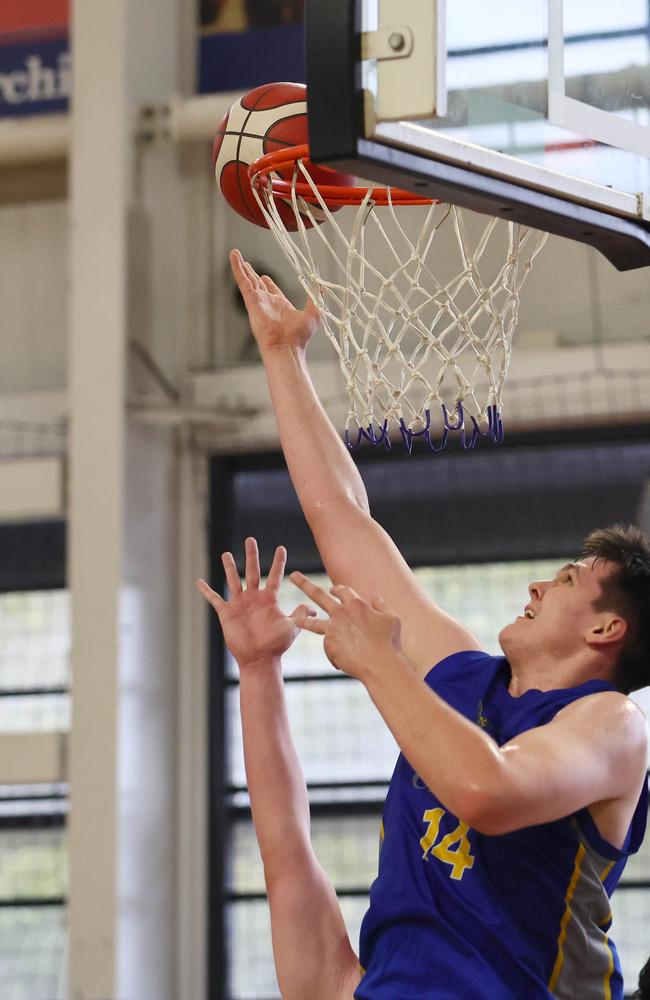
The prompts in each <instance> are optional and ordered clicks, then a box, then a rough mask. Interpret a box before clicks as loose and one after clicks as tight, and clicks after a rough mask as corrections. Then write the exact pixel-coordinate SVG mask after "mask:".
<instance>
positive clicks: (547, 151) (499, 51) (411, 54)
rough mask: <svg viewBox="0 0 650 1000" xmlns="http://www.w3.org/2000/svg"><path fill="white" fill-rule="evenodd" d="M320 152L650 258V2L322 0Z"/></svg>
mask: <svg viewBox="0 0 650 1000" xmlns="http://www.w3.org/2000/svg"><path fill="white" fill-rule="evenodd" d="M307 86H308V100H309V116H310V147H311V155H312V158H313V159H314V160H315V161H316V162H322V163H329V164H331V165H336V166H338V167H340V168H342V169H343V168H344V169H345V170H346V171H349V172H351V173H355V174H356V175H357V176H359V177H360V178H365V179H368V180H371V181H378V182H381V183H383V184H390V185H396V186H399V187H404V188H406V189H407V190H413V191H415V192H417V193H421V194H426V195H428V196H430V197H434V198H440V199H442V200H443V201H449V202H453V203H455V204H458V205H462V206H464V207H467V208H470V209H474V210H476V211H479V212H483V213H487V214H490V215H496V216H501V217H503V218H508V219H513V220H515V221H519V222H522V223H524V224H526V225H529V226H533V227H535V228H538V229H542V230H545V231H547V232H551V233H555V234H558V235H561V236H566V237H569V238H571V239H575V240H580V241H582V242H585V243H590V244H592V245H593V246H595V247H597V248H598V249H599V250H600V251H601V252H602V253H604V254H605V256H607V257H608V258H609V260H611V261H612V263H613V264H615V266H616V267H618V268H619V269H621V270H627V269H631V268H635V267H642V266H645V265H650V8H649V6H648V3H647V0H618V2H617V3H614V4H613V3H611V0H499V2H498V3H496V4H494V3H488V2H486V0H449V2H447V0H307Z"/></svg>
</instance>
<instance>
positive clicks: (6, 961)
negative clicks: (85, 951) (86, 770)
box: [0, 786, 68, 1000]
mask: <svg viewBox="0 0 650 1000" xmlns="http://www.w3.org/2000/svg"><path fill="white" fill-rule="evenodd" d="M37 794H38V795H39V797H38V798H36V797H35V796H36V795H37ZM48 794H49V795H52V794H55V795H56V796H57V797H56V798H48V797H47V796H48ZM63 794H64V789H59V788H55V789H51V788H47V789H43V788H35V787H34V786H32V787H31V788H30V789H29V790H21V789H17V788H15V787H14V788H7V787H5V788H2V789H0V996H2V998H3V1000H64V998H66V997H67V988H66V983H65V976H66V948H67V928H66V909H65V899H66V896H67V892H68V870H67V849H66V842H65V826H64V821H65V801H64V799H63V798H62V797H61V796H62V795H63Z"/></svg>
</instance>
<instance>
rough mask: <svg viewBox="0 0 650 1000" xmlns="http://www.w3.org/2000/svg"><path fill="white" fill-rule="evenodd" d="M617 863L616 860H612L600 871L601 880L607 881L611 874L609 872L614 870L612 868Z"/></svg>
mask: <svg viewBox="0 0 650 1000" xmlns="http://www.w3.org/2000/svg"><path fill="white" fill-rule="evenodd" d="M615 864H616V862H615V861H611V862H610V863H609V864H608V865H607V868H603V870H602V872H601V873H600V881H601V882H604V881H605V879H606V878H607V876H608V875H609V873H610V872H611V870H612V868H613V867H614V865H615Z"/></svg>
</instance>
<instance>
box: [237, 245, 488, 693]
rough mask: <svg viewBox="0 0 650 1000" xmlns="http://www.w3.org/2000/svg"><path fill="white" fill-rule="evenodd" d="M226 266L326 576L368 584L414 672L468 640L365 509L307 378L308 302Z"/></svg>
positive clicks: (471, 644) (312, 318)
mask: <svg viewBox="0 0 650 1000" xmlns="http://www.w3.org/2000/svg"><path fill="white" fill-rule="evenodd" d="M231 261H232V267H233V273H234V276H235V279H236V281H237V283H238V286H239V288H240V290H241V292H242V295H243V298H244V302H245V304H246V308H247V309H248V314H249V318H250V321H251V328H252V330H253V333H254V335H255V338H256V340H257V343H258V345H259V347H260V352H261V355H262V360H263V362H264V367H265V370H266V375H267V379H268V383H269V389H270V392H271V398H272V401H273V408H274V411H275V415H276V420H277V423H278V429H279V432H280V440H281V443H282V449H283V452H284V456H285V459H286V462H287V466H288V468H289V473H290V475H291V479H292V482H293V485H294V487H295V489H296V492H297V494H298V498H299V500H300V504H301V506H302V509H303V512H304V515H305V517H306V519H307V522H308V524H309V526H310V528H311V530H312V533H313V535H314V538H315V541H316V544H317V546H318V550H319V552H320V555H321V558H322V560H323V563H324V565H325V568H326V570H327V573H328V575H329V577H330V579H331V580H332V582H333V583H346V584H347V585H349V586H351V587H353V588H354V589H355V590H356V591H357V592H358V593H359V594H361V595H362V596H363V597H366V598H367V599H369V598H370V597H371V595H372V594H375V593H376V592H377V589H378V581H380V582H381V583H380V589H381V592H382V596H383V597H384V598H385V599H386V601H387V602H388V603H389V604H390V606H391V607H392V608H394V610H395V612H396V613H397V614H398V615H399V616H400V618H401V620H402V624H403V627H404V630H403V635H404V639H403V642H404V649H405V652H406V654H407V656H408V657H409V659H410V661H411V662H412V663H413V665H414V666H415V668H416V669H417V670H418V672H419V673H421V674H424V673H426V671H427V670H429V669H430V667H432V666H433V665H434V664H435V663H437V662H438V661H439V660H441V659H442V658H443V657H445V656H448V655H449V654H450V653H454V652H457V651H459V650H463V649H478V648H479V645H478V642H477V641H476V639H475V638H474V637H473V636H472V635H471V633H470V632H468V630H467V629H465V628H464V627H463V626H462V625H460V624H459V623H458V622H456V621H455V620H454V619H452V618H451V617H450V616H449V615H447V614H445V612H444V611H442V610H441V609H440V608H439V607H438V606H437V605H436V604H435V603H434V602H433V601H432V600H431V598H430V597H429V596H428V595H427V594H426V593H425V592H424V591H423V590H422V588H421V587H420V586H419V585H418V583H417V582H416V579H415V577H414V575H413V573H412V572H411V570H410V569H409V567H408V565H407V564H406V562H405V560H404V559H403V558H402V556H401V554H400V552H399V550H398V549H397V546H396V545H395V544H394V543H393V541H392V540H391V538H390V537H389V536H388V535H387V534H386V532H385V531H384V530H383V529H382V528H381V526H380V525H379V524H377V522H376V521H374V520H373V518H372V517H371V515H370V511H369V507H368V497H367V494H366V490H365V487H364V484H363V480H362V479H361V476H360V474H359V471H358V469H357V467H356V466H355V464H354V462H353V460H352V458H351V456H350V453H349V451H348V450H347V448H346V446H345V444H344V443H343V441H342V440H341V438H340V437H339V435H338V434H337V432H336V430H335V429H334V427H333V426H332V424H331V422H330V420H329V418H328V416H327V414H326V413H325V410H324V409H323V407H322V405H321V403H320V401H319V399H318V397H317V395H316V393H315V391H314V387H313V385H312V382H311V379H310V377H309V373H308V371H307V363H306V358H305V351H306V347H307V343H308V341H309V338H310V337H311V335H312V333H313V332H314V331H315V330H316V328H317V327H318V325H319V316H318V312H317V310H316V308H315V306H314V305H313V304H312V303H311V301H310V302H308V304H307V306H306V308H305V309H304V310H303V311H302V312H300V311H298V310H296V309H294V308H293V307H292V306H291V304H290V303H289V302H288V301H287V299H286V298H285V296H284V295H283V294H282V292H281V291H280V290H279V289H278V288H277V286H276V285H274V284H273V282H272V281H271V280H270V279H268V278H260V277H259V276H258V275H257V274H256V273H255V271H254V270H253V269H252V268H251V267H250V265H248V264H246V263H245V262H244V261H243V260H242V258H241V257H240V256H239V255H237V253H236V252H235V253H233V255H232V257H231Z"/></svg>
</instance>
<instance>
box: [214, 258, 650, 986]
mask: <svg viewBox="0 0 650 1000" xmlns="http://www.w3.org/2000/svg"><path fill="white" fill-rule="evenodd" d="M232 265H233V271H234V274H235V278H236V280H237V283H238V285H239V288H240V290H241V292H242V295H243V297H244V301H245V303H246V306H247V309H248V312H249V316H250V320H251V326H252V329H253V333H254V335H255V337H256V340H257V342H258V345H259V347H260V350H261V353H262V358H263V360H264V364H265V368H266V372H267V377H268V381H269V386H270V390H271V396H272V399H273V403H274V408H275V411H276V416H277V420H278V426H279V430H280V437H281V441H282V446H283V449H284V454H285V458H286V460H287V464H288V467H289V471H290V473H291V477H292V480H293V483H294V486H295V488H296V490H297V493H298V496H299V498H300V501H301V504H302V508H303V511H304V513H305V516H306V518H307V520H308V522H309V524H310V527H311V529H312V531H313V533H314V537H315V539H316V542H317V544H318V547H319V551H320V553H321V556H322V559H323V562H324V564H325V567H326V569H327V572H328V574H329V576H330V578H331V580H332V581H333V584H334V586H333V588H332V591H331V592H330V593H327V592H325V591H323V590H322V589H321V588H319V587H316V586H315V585H314V584H313V583H311V582H310V581H309V580H307V579H306V578H305V577H303V576H302V575H301V574H294V575H293V576H292V579H293V580H294V582H295V583H296V584H297V585H298V586H299V587H300V588H301V589H302V590H303V591H304V593H305V594H306V595H307V596H308V597H309V598H311V600H312V601H313V602H314V603H316V604H318V605H319V606H320V607H321V608H322V609H323V610H324V611H325V612H326V614H327V615H328V618H327V619H325V620H322V619H321V620H318V621H316V620H315V619H314V618H313V617H311V615H310V614H309V613H308V612H307V609H306V608H304V607H303V608H301V609H299V610H298V611H297V612H296V613H294V616H292V619H291V621H288V620H287V619H284V621H283V624H282V629H284V631H283V633H282V634H283V636H284V641H285V642H286V645H289V643H290V641H292V638H293V635H294V630H295V629H296V627H298V626H300V627H302V628H305V629H309V630H311V631H315V632H318V633H319V634H322V635H324V637H325V652H326V654H327V655H328V657H329V658H330V660H331V661H332V663H333V664H334V665H335V666H336V667H338V668H339V669H341V670H344V671H345V672H346V673H348V674H350V675H351V676H354V677H356V678H358V679H359V680H360V681H361V682H362V683H363V684H364V685H365V687H366V688H367V690H368V693H369V695H370V697H371V698H372V700H373V702H374V703H375V705H376V707H377V708H378V710H379V711H380V712H381V714H382V716H383V717H384V719H385V721H386V723H387V724H388V726H389V727H390V729H391V731H392V732H393V735H394V736H395V738H396V740H397V742H398V744H399V745H400V748H401V750H402V755H401V756H400V758H399V761H398V763H397V767H396V770H395V773H394V775H393V779H392V781H391V787H390V790H389V793H388V797H387V800H386V806H385V810H384V817H383V824H382V832H383V838H382V847H381V855H380V866H379V875H378V878H377V880H376V882H375V883H374V885H373V887H372V890H371V899H370V909H369V911H368V914H367V915H366V917H365V920H364V923H363V927H362V932H361V942H360V946H361V953H360V963H361V967H362V968H360V967H359V965H358V964H357V960H356V957H355V955H354V953H353V951H352V948H351V946H350V944H349V941H348V940H347V936H346V935H345V931H344V927H343V923H342V919H341V916H340V912H339V910H338V906H337V904H336V899H335V896H334V894H333V891H332V889H331V887H330V886H329V885H328V883H327V880H326V879H325V877H324V875H323V873H322V871H321V870H320V869H319V867H318V865H317V864H316V862H315V860H314V858H313V855H312V853H311V850H310V847H309V837H308V810H307V804H306V796H305V791H304V785H303V783H302V781H301V780H300V778H299V769H298V765H297V761H296V760H295V751H293V748H292V746H291V742H290V737H289V736H288V730H287V728H286V717H285V716H284V715H283V711H284V710H283V707H282V698H281V678H280V676H279V669H280V668H279V657H280V655H281V652H282V650H281V649H280V647H281V646H282V643H280V642H276V644H275V645H274V646H273V647H272V646H271V644H270V635H271V633H273V634H274V635H275V634H276V633H277V632H279V631H280V625H279V623H276V625H275V626H274V630H269V636H267V635H266V634H265V632H264V630H263V629H262V628H261V623H262V617H261V616H260V615H258V614H257V612H256V614H255V616H253V614H252V609H253V608H256V607H257V605H255V603H254V602H255V601H260V600H262V599H263V598H261V597H260V595H265V592H263V591H259V590H258V589H257V580H258V578H259V567H258V565H257V561H256V554H255V552H254V549H253V545H254V543H253V542H252V541H249V542H247V590H246V591H245V592H243V593H239V592H238V591H237V583H238V581H236V572H235V570H234V563H233V562H232V557H231V556H226V557H225V560H224V564H225V565H226V571H227V578H228V582H229V585H230V586H231V590H232V591H233V598H232V601H231V602H229V604H228V605H225V604H224V602H222V601H221V599H220V598H218V595H214V594H213V593H212V592H210V591H209V588H205V585H204V593H205V594H206V596H208V598H209V599H210V600H211V601H212V603H213V604H214V606H215V607H216V609H217V611H218V613H219V614H220V617H221V620H222V625H223V627H224V635H225V638H226V641H227V642H228V643H229V645H230V644H231V643H232V645H231V649H233V652H234V654H235V656H237V657H238V658H239V657H240V655H241V657H242V658H240V659H239V662H240V666H242V682H243V680H244V675H245V674H246V671H247V669H248V668H250V667H251V664H252V668H251V669H250V670H249V674H248V676H249V680H250V678H252V676H253V675H254V676H255V677H256V681H254V682H253V681H252V680H250V683H249V684H248V687H247V691H245V690H244V688H242V719H243V726H244V739H245V745H246V744H247V746H246V749H245V752H246V763H247V768H248V769H249V770H248V772H247V773H248V777H249V782H250V783H251V799H252V801H253V803H254V802H255V799H256V798H257V800H258V807H257V814H256V807H255V804H254V805H253V811H254V817H255V823H256V831H257V834H258V837H259V839H260V846H261V850H262V856H263V859H264V864H265V872H266V877H267V885H268V887H269V901H270V905H271V914H272V925H273V943H274V954H275V958H276V965H277V968H278V976H279V981H280V986H281V989H282V993H283V996H284V997H287V998H292V997H296V998H299V997H310V998H312V997H319V996H322V997H323V998H334V997H337V998H338V997H341V998H346V1000H350V997H352V996H354V997H356V998H358V1000H384V998H385V1000H399V998H402V997H404V998H406V997H413V998H422V1000H424V998H437V1000H451V998H462V997H468V998H469V997H472V998H485V1000H488V998H490V1000H494V998H499V1000H516V998H532V1000H535V998H538V997H539V998H541V997H549V996H554V997H558V998H564V997H566V998H568V997H571V998H580V1000H582V998H586V1000H590V998H592V997H608V998H621V997H622V996H623V984H622V977H621V973H620V964H619V961H618V956H617V953H616V949H615V947H614V945H613V942H611V941H610V940H609V938H608V933H607V931H608V928H609V924H610V922H611V914H610V911H609V901H608V897H609V896H610V895H611V893H612V891H613V889H614V888H615V886H616V884H617V882H618V880H619V878H620V875H621V872H622V869H623V867H624V864H625V860H626V858H627V856H628V855H629V854H631V853H633V852H634V851H636V850H638V848H639V846H640V844H641V841H642V838H643V832H644V828H645V820H646V814H647V785H646V761H647V731H646V724H645V720H644V718H643V715H642V713H641V712H640V710H639V709H638V708H637V707H636V705H635V704H634V703H633V702H632V701H631V700H630V699H629V698H627V697H626V695H627V693H628V692H629V691H631V690H634V689H636V688H639V687H642V686H643V685H645V684H647V683H648V682H649V681H650V666H649V664H650V635H649V625H650V615H649V614H648V612H649V610H650V552H649V550H648V546H647V542H646V540H645V539H644V537H643V536H642V534H641V533H640V532H638V531H637V530H636V529H631V528H630V529H622V528H616V529H607V530H605V531H601V532H595V533H593V534H592V535H591V536H590V537H589V538H588V539H587V541H586V543H585V546H584V549H583V552H582V553H581V556H580V558H579V559H578V560H576V561H575V562H573V563H571V564H569V565H567V566H565V567H563V568H562V569H561V570H560V571H559V572H558V574H557V575H556V577H555V578H554V579H553V580H549V581H541V582H537V583H534V584H531V586H530V588H529V589H530V602H529V604H528V605H527V607H526V609H525V611H524V613H523V614H522V615H521V616H519V617H518V618H517V619H516V621H514V622H512V623H511V624H510V625H507V626H506V627H505V628H504V629H502V631H501V633H500V636H499V639H500V643H501V646H502V649H503V651H504V653H505V658H504V657H490V656H487V655H486V654H484V653H482V652H481V651H480V649H479V646H478V644H477V642H476V640H475V639H474V637H473V636H472V635H471V634H470V633H469V632H467V631H466V630H465V629H464V628H463V626H462V625H460V624H459V623H458V622H455V621H454V620H453V619H451V618H449V617H448V616H447V615H445V613H444V612H443V611H442V610H441V609H439V608H438V607H437V606H436V605H435V604H434V603H433V602H432V601H431V600H430V598H429V597H428V596H427V595H426V594H424V593H423V592H422V591H421V590H420V588H419V587H418V585H417V583H416V581H415V579H414V577H413V575H412V574H411V572H410V570H409V569H408V567H407V566H406V564H405V563H404V561H403V559H402V557H401V555H400V554H399V552H398V551H397V549H396V548H395V546H394V545H393V543H392V542H391V540H390V539H389V538H388V537H387V536H386V534H385V533H384V532H383V530H382V529H381V528H380V526H379V525H377V524H376V522H374V521H373V520H372V518H371V516H370V514H369V511H368V502H367V497H366V494H365V490H364V487H363V484H362V481H361V478H360V476H359V474H358V472H357V470H356V467H355V466H354V463H353V462H352V460H351V458H350V455H349V453H348V452H347V450H346V449H345V446H344V445H343V443H342V441H341V440H340V438H339V437H338V435H337V433H336V431H335V430H334V428H333V427H332V426H331V425H330V423H329V421H328V419H327V417H326V415H325V413H324V411H323V409H322V407H321V406H320V403H319V401H318V399H317V397H316V395H315V393H314V391H313V388H312V386H311V383H310V380H309V377H308V374H307V369H306V364H305V349H306V346H307V343H308V340H309V337H310V336H311V334H312V333H313V331H314V330H315V329H316V327H317V325H318V314H317V311H316V309H315V307H314V306H313V304H312V303H311V302H309V303H308V304H307V307H306V308H305V310H303V311H302V312H300V311H298V310H295V309H294V308H293V307H292V306H291V305H290V303H289V302H288V301H287V300H286V298H285V297H284V296H283V295H282V293H281V292H280V290H279V289H278V288H277V287H276V286H275V285H274V284H273V282H271V281H270V279H268V278H260V277H259V276H258V275H257V274H256V273H255V272H254V271H253V269H252V268H251V267H250V266H249V265H247V264H246V263H245V262H244V261H243V260H242V258H241V257H240V256H239V255H238V254H237V253H235V254H234V255H233V258H232ZM306 426H309V428H310V434H309V435H306V434H305V432H304V428H305V427H306ZM283 559H284V555H283V554H282V553H280V555H278V554H277V553H276V559H275V561H274V569H273V570H272V574H271V575H272V578H273V586H274V587H275V586H276V583H277V581H278V579H280V578H281V575H282V561H283ZM229 566H230V569H229V568H228V567H229ZM249 577H250V581H249ZM378 590H381V599H378V595H377V591H378ZM271 596H272V593H271V595H266V600H267V603H268V601H269V598H270V597H271ZM246 602H248V605H249V606H250V609H251V614H250V618H249V617H248V614H247V611H246V607H247V604H246ZM278 613H279V612H277V609H276V614H278ZM233 622H235V623H238V624H239V632H240V633H245V634H246V639H245V641H244V640H243V639H242V640H241V641H242V643H243V644H242V645H241V649H243V650H244V652H243V653H241V649H240V653H238V652H236V650H235V648H234V646H237V643H238V642H239V641H240V640H239V638H238V637H237V638H236V641H235V640H233V635H232V631H231V628H230V626H231V625H232V623H233ZM247 622H248V625H246V623H247ZM255 622H259V624H255ZM284 648H286V646H285V647H284ZM242 659H243V661H244V662H243V664H242ZM264 665H266V667H268V669H265V666H264ZM271 665H272V666H271ZM254 683H255V684H257V689H256V693H255V694H253V695H250V696H249V694H248V693H247V692H250V690H251V688H252V686H253V684H254ZM248 697H250V702H247V698H248ZM250 705H253V708H252V709H251V708H250ZM270 757H273V761H270ZM256 773H257V777H256ZM261 774H264V780H260V775H261ZM269 786H271V787H269ZM270 800H272V802H271V801H270ZM260 803H261V805H260ZM264 803H266V804H267V805H268V808H269V810H270V811H271V813H272V814H273V816H274V819H269V818H268V814H267V811H266V809H265V808H264ZM285 837H286V838H287V841H288V843H289V845H290V847H285Z"/></svg>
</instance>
